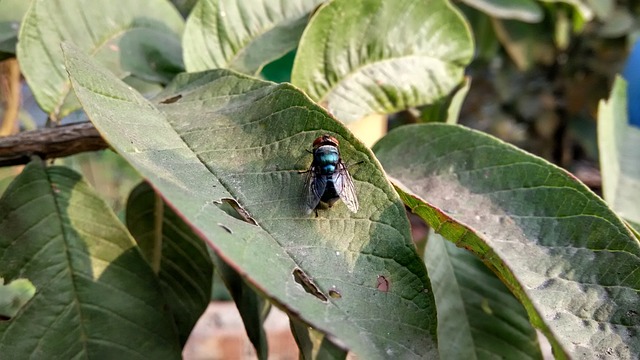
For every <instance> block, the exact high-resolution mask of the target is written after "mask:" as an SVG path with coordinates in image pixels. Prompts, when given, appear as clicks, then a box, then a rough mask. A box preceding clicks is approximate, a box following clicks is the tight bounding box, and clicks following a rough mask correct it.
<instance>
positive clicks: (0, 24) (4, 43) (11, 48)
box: [0, 0, 32, 57]
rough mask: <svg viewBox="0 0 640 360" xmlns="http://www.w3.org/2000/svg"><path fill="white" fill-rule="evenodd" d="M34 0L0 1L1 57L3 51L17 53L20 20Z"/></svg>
mask: <svg viewBox="0 0 640 360" xmlns="http://www.w3.org/2000/svg"><path fill="white" fill-rule="evenodd" d="M31 1H32V0H2V1H0V57H1V56H2V53H5V54H15V53H16V42H18V30H19V29H20V22H21V21H22V18H23V17H24V14H25V13H26V12H27V9H28V8H29V5H30V4H31Z"/></svg>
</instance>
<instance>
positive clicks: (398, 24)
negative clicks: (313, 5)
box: [291, 0, 473, 122]
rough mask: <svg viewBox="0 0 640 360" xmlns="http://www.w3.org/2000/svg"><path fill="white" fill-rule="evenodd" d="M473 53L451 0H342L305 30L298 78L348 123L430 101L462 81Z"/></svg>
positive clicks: (298, 83)
mask: <svg viewBox="0 0 640 360" xmlns="http://www.w3.org/2000/svg"><path fill="white" fill-rule="evenodd" d="M472 55H473V44H472V40H471V34H470V32H469V29H468V27H467V24H466V23H465V21H464V19H463V18H462V16H461V15H460V14H459V13H458V12H457V11H456V10H454V8H453V7H452V6H451V5H450V4H449V2H448V1H445V0H397V1H386V0H334V1H331V2H329V3H328V4H326V6H323V7H321V8H320V10H318V12H317V13H316V14H315V15H314V16H313V18H312V19H311V21H310V22H309V25H308V26H307V29H306V30H305V32H304V34H303V36H302V39H301V40H300V46H299V48H298V54H297V56H296V60H295V63H294V66H293V73H292V76H291V78H292V82H293V84H295V85H296V86H299V87H301V88H302V89H303V90H304V91H305V92H306V93H307V94H309V96H310V97H311V98H312V99H314V100H316V101H317V102H319V103H321V104H322V105H323V106H324V107H325V108H327V109H328V110H329V112H330V113H332V114H334V115H335V116H336V117H337V118H338V119H340V120H341V121H344V122H351V121H355V120H358V119H360V118H363V117H364V116H366V115H369V114H373V113H380V114H387V113H393V112H397V111H400V110H403V109H406V108H408V107H412V106H417V105H424V104H428V103H430V102H432V101H434V100H437V99H439V98H441V97H443V96H446V95H447V94H449V93H450V92H451V91H452V90H453V88H454V87H455V86H457V85H458V84H459V83H460V82H461V81H462V76H463V71H464V67H465V66H466V64H468V63H469V61H470V60H471V57H472Z"/></svg>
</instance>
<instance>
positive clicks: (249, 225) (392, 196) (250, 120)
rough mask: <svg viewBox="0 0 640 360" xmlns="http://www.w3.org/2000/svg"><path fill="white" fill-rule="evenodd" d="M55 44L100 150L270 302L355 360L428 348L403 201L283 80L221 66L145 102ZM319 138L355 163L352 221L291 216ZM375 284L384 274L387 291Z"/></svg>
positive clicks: (333, 212)
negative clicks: (234, 211)
mask: <svg viewBox="0 0 640 360" xmlns="http://www.w3.org/2000/svg"><path fill="white" fill-rule="evenodd" d="M65 48H66V54H67V69H68V70H69V73H70V75H71V79H72V82H73V86H74V89H75V91H76V94H77V95H78V97H79V98H80V99H81V101H82V104H83V107H84V110H85V111H86V112H87V114H88V115H89V117H90V118H91V120H92V121H93V123H94V124H95V125H96V127H97V128H98V130H99V131H100V133H101V134H102V135H103V136H104V137H105V139H106V140H107V141H108V142H109V144H110V145H111V146H112V147H113V148H114V149H115V150H116V151H118V152H119V153H120V154H121V155H122V156H123V157H124V158H125V159H127V160H128V161H129V162H130V163H131V164H132V165H133V166H134V167H135V168H136V169H137V170H138V171H139V172H140V173H141V174H142V175H143V176H144V177H145V178H146V179H147V180H148V181H149V182H150V183H151V184H152V186H153V187H154V189H156V191H158V193H160V194H161V195H162V197H163V198H164V199H165V200H166V201H167V203H168V204H169V205H170V206H171V207H172V208H173V209H174V210H176V212H177V213H178V214H179V215H180V217H182V218H183V219H184V220H185V221H186V222H187V223H188V224H189V225H190V226H191V227H192V228H193V229H194V230H195V231H196V232H197V233H198V234H199V235H201V236H202V237H203V238H206V239H207V240H208V241H209V244H210V245H211V246H212V247H213V248H214V250H215V251H216V254H217V255H218V256H220V257H221V258H222V260H224V261H225V262H226V263H227V264H229V265H231V266H232V267H234V268H235V269H236V271H237V272H238V273H240V274H241V275H242V276H245V277H246V278H247V280H248V281H249V282H251V283H252V284H253V285H254V286H255V287H256V288H257V289H258V290H259V291H262V292H264V293H265V294H266V295H267V296H268V297H269V298H270V299H271V300H272V301H274V302H275V303H276V305H278V306H280V307H282V308H284V309H285V310H286V311H288V312H289V313H291V314H296V315H298V316H299V317H301V318H302V319H303V320H304V321H305V322H307V323H309V324H311V325H313V326H314V327H315V328H316V329H319V330H321V331H323V332H325V333H329V334H330V335H332V336H334V337H336V338H338V339H340V340H341V341H343V342H344V344H345V345H346V346H347V347H348V348H350V349H352V350H353V351H355V352H356V353H357V354H359V355H360V356H362V357H363V358H367V359H375V358H381V357H383V356H387V355H388V356H391V355H394V356H397V357H398V358H417V357H424V356H429V355H430V354H432V353H433V352H434V351H435V343H434V340H433V337H432V334H433V333H434V332H435V309H434V305H433V298H432V294H431V291H430V287H429V280H428V278H427V275H426V269H425V267H424V264H423V263H422V261H421V260H420V258H419V257H418V255H417V254H416V252H415V249H414V247H413V244H412V241H411V237H410V233H409V223H408V220H407V218H406V215H405V210H404V205H403V204H402V202H401V201H400V199H398V197H397V194H396V193H395V192H394V190H393V188H392V187H391V185H390V183H389V182H388V180H387V179H386V178H385V176H384V173H383V171H382V169H381V168H380V167H379V164H378V163H377V161H376V160H375V158H374V156H373V154H372V153H371V152H370V150H368V149H367V148H366V147H365V146H363V145H362V144H361V143H359V142H358V141H357V140H356V139H355V137H354V136H353V135H352V134H350V133H349V132H348V131H347V130H346V129H345V128H344V127H343V126H342V125H341V124H340V123H339V122H337V121H335V120H333V119H331V118H330V117H329V116H328V115H327V114H326V113H325V112H324V111H323V110H322V109H321V108H320V107H318V106H317V105H315V104H314V103H312V102H311V101H309V99H308V98H306V97H305V96H304V94H303V93H301V92H300V91H298V90H296V89H295V88H293V87H292V86H291V85H288V84H281V85H276V84H273V83H267V82H263V81H259V80H255V79H252V78H249V77H243V76H240V75H238V74H236V73H233V72H229V71H226V70H215V71H209V72H204V73H197V74H184V75H180V76H178V77H177V78H176V80H175V81H174V82H173V83H172V84H170V85H169V86H168V87H167V88H166V89H165V91H164V92H163V93H161V94H160V95H159V96H158V98H157V100H156V101H158V102H155V101H154V102H153V103H152V102H149V101H147V100H145V99H144V98H142V97H141V96H140V94H138V93H136V92H135V91H134V90H132V89H130V88H128V87H127V86H126V85H124V84H123V83H121V82H120V81H118V80H117V79H116V78H115V77H114V76H113V75H112V74H111V73H109V72H108V71H106V70H105V69H103V68H101V67H100V66H98V65H97V64H96V63H95V62H94V61H92V60H91V59H90V58H87V57H86V56H85V55H84V54H82V53H81V52H80V51H78V50H77V49H76V48H75V47H73V46H70V45H67V46H66V47H65ZM324 133H331V134H333V135H335V136H337V137H338V138H339V139H340V141H341V149H342V155H343V157H344V159H345V160H346V161H347V162H348V163H355V162H358V161H364V162H363V163H362V164H359V165H358V166H354V167H353V172H352V175H353V177H354V179H355V184H356V189H357V192H358V195H359V197H360V199H361V203H362V206H361V208H360V210H359V211H358V213H357V214H352V213H350V212H349V211H348V210H347V209H346V207H345V206H344V205H343V204H341V203H338V204H336V206H334V207H333V208H332V209H330V211H322V212H321V213H320V216H319V217H317V218H316V217H314V216H313V215H305V213H304V211H302V206H301V204H302V203H303V197H302V193H303V192H302V190H303V189H302V188H303V183H304V176H303V175H302V174H299V170H303V169H305V168H307V167H308V166H309V164H310V162H311V157H310V154H308V153H307V152H306V150H307V149H309V148H310V146H311V144H312V142H313V140H314V139H315V138H316V137H317V136H319V135H321V134H324ZM223 201H226V202H231V203H236V204H237V206H238V210H239V212H240V214H241V215H242V216H243V217H244V218H246V220H247V221H242V220H238V219H236V218H234V217H232V216H229V215H228V214H227V213H226V212H224V211H223V210H222V209H220V208H219V206H220V203H221V202H223ZM254 224H255V225H254ZM378 276H385V277H386V278H387V279H389V282H390V284H391V285H390V288H389V289H387V291H386V292H385V291H380V290H379V289H378V288H377V278H378ZM365 299H366V300H365ZM363 301H366V305H365V304H364V303H363Z"/></svg>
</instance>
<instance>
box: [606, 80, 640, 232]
mask: <svg viewBox="0 0 640 360" xmlns="http://www.w3.org/2000/svg"><path fill="white" fill-rule="evenodd" d="M598 149H599V153H600V170H601V171H600V172H601V174H602V193H603V195H604V199H605V200H606V201H607V202H608V203H609V204H610V205H611V207H612V208H613V209H614V210H615V211H616V213H618V214H619V215H620V216H622V217H623V218H625V219H627V220H628V221H630V222H632V223H634V225H639V224H640V127H638V126H635V125H632V124H630V123H629V116H628V115H627V84H626V82H625V81H624V79H623V78H621V77H617V78H616V81H615V82H614V84H613V89H612V90H611V97H610V98H609V100H608V101H606V100H602V101H600V107H599V109H598ZM636 229H640V228H636Z"/></svg>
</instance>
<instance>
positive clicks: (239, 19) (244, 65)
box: [183, 0, 322, 74]
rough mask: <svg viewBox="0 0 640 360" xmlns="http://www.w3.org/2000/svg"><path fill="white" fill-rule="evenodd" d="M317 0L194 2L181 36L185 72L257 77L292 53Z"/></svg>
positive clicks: (317, 3)
mask: <svg viewBox="0 0 640 360" xmlns="http://www.w3.org/2000/svg"><path fill="white" fill-rule="evenodd" d="M320 3H322V0H298V1H280V0H259V1H237V0H200V1H199V2H198V3H197V4H196V6H195V8H194V9H193V11H192V12H191V15H189V18H188V19H187V25H186V28H185V32H184V40H183V42H184V62H185V65H186V67H187V70H188V71H189V72H195V71H202V70H209V69H219V68H225V69H233V70H236V71H239V72H242V73H246V74H257V73H258V72H260V70H261V69H262V67H263V66H264V65H266V64H267V63H269V62H271V61H274V60H276V59H278V58H280V57H282V56H283V55H285V54H286V53H288V52H289V51H291V50H293V49H294V48H295V47H296V46H297V45H298V41H299V40H300V35H301V34H302V31H303V30H304V27H305V25H306V24H307V20H308V17H309V13H310V12H311V11H312V10H313V9H314V8H315V7H317V6H318V5H319V4H320Z"/></svg>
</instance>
